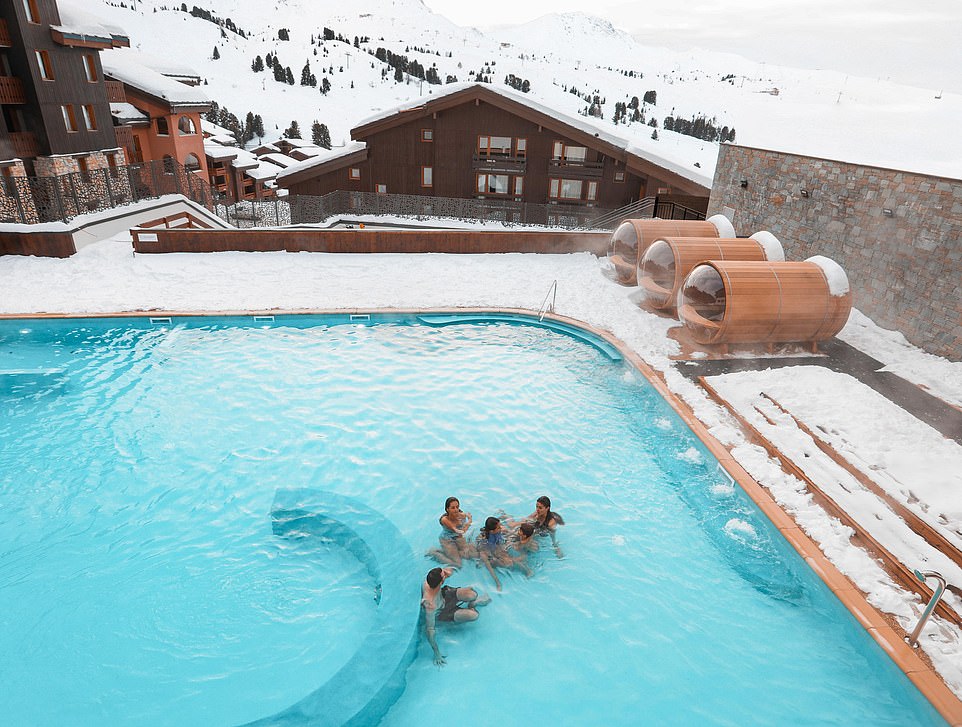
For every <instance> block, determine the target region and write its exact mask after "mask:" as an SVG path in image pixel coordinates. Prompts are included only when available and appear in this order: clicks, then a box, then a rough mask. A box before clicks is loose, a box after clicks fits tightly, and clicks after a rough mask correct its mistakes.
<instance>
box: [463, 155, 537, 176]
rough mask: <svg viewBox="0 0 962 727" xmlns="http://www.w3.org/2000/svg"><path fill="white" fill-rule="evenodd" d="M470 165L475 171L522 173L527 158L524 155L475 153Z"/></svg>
mask: <svg viewBox="0 0 962 727" xmlns="http://www.w3.org/2000/svg"><path fill="white" fill-rule="evenodd" d="M472 162H473V163H472V166H473V168H474V169H475V170H476V171H481V172H492V173H501V174H524V170H525V168H526V166H527V160H526V159H525V158H524V157H509V156H488V155H486V154H475V155H474V158H473V159H472Z"/></svg>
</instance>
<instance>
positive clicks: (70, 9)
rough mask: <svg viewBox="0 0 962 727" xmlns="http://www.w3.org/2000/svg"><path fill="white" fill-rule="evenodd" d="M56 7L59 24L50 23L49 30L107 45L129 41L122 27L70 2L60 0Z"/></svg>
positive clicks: (127, 42)
mask: <svg viewBox="0 0 962 727" xmlns="http://www.w3.org/2000/svg"><path fill="white" fill-rule="evenodd" d="M57 9H58V10H59V11H60V25H51V26H50V29H51V30H56V31H59V32H61V33H63V34H64V35H67V36H71V37H77V38H80V39H82V40H85V41H88V42H93V43H98V44H105V45H108V46H113V45H116V44H117V43H121V44H125V45H126V44H129V43H130V39H129V37H128V35H127V31H125V30H124V29H123V28H121V27H119V26H117V25H113V24H112V23H108V22H106V21H105V20H103V19H101V18H99V17H97V16H96V15H93V14H92V13H90V12H88V11H87V10H85V9H81V8H79V7H77V6H76V5H73V4H71V3H70V2H68V1H67V0H60V2H59V3H57Z"/></svg>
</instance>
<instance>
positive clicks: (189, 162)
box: [184, 154, 200, 172]
mask: <svg viewBox="0 0 962 727" xmlns="http://www.w3.org/2000/svg"><path fill="white" fill-rule="evenodd" d="M184 168H185V169H187V170H189V171H191V172H196V171H197V170H198V169H200V159H198V158H197V155H196V154H188V155H187V158H186V159H184Z"/></svg>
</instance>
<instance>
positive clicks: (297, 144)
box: [274, 139, 315, 149]
mask: <svg viewBox="0 0 962 727" xmlns="http://www.w3.org/2000/svg"><path fill="white" fill-rule="evenodd" d="M281 142H284V143H285V144H287V145H289V146H292V147H294V148H295V149H300V148H301V147H304V146H315V144H314V142H313V141H308V140H307V139H278V140H277V141H276V142H274V143H275V144H279V143H281Z"/></svg>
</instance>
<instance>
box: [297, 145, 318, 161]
mask: <svg viewBox="0 0 962 727" xmlns="http://www.w3.org/2000/svg"><path fill="white" fill-rule="evenodd" d="M326 151H327V149H325V148H324V147H322V146H314V145H311V146H302V147H300V148H298V149H291V154H290V155H291V156H292V157H293V158H294V159H297V160H298V161H301V160H303V159H307V158H308V157H316V156H317V155H318V154H323V153H324V152H326ZM295 154H299V155H300V156H294V155H295Z"/></svg>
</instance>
